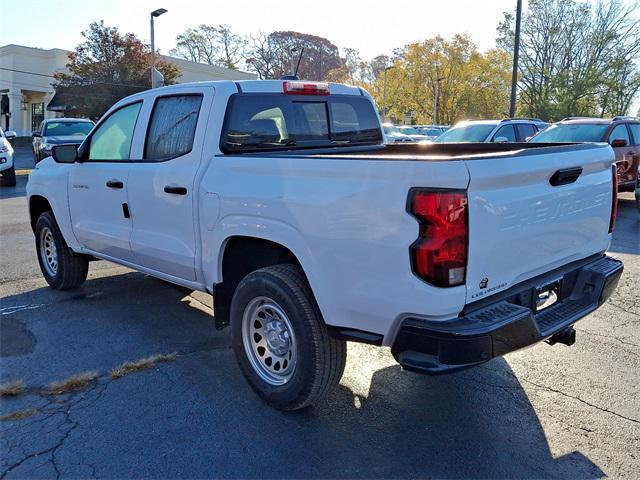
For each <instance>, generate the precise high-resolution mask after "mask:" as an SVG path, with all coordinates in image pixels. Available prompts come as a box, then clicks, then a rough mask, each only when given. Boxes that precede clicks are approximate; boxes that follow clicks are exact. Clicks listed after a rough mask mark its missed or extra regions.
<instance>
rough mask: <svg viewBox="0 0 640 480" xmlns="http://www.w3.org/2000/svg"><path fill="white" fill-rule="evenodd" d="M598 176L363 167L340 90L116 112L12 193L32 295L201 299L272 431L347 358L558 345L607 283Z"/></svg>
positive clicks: (445, 155) (372, 158) (450, 161)
mask: <svg viewBox="0 0 640 480" xmlns="http://www.w3.org/2000/svg"><path fill="white" fill-rule="evenodd" d="M613 160H614V154H613V151H612V149H611V147H609V146H607V145H603V144H582V145H555V144H521V143H512V144H472V143H471V144H435V145H395V146H392V145H386V146H385V145H384V144H383V135H382V132H381V129H380V121H379V118H378V115H377V113H376V110H375V107H374V104H373V102H372V100H371V97H370V96H369V95H368V94H367V93H366V92H365V91H364V90H362V89H360V88H356V87H350V86H345V85H339V84H325V83H312V82H301V81H275V80H274V81H243V82H232V81H221V82H204V83H193V84H182V85H175V86H170V87H164V88H159V89H155V90H151V91H146V92H142V93H139V94H136V95H133V96H131V97H128V98H126V99H123V100H121V101H119V102H118V103H117V104H116V105H114V106H113V107H112V108H111V109H110V110H109V111H108V112H107V113H106V114H105V115H104V117H103V118H102V119H101V120H100V122H99V123H98V124H97V125H96V126H95V127H94V129H93V130H92V131H91V133H90V134H89V135H88V137H87V138H86V140H85V141H84V143H83V144H82V145H81V146H80V148H79V149H78V148H77V147H76V146H74V145H60V146H56V147H55V148H54V149H53V157H49V158H46V159H44V160H43V161H41V162H40V163H38V165H37V166H36V168H35V170H34V171H33V173H32V174H31V175H30V177H29V183H28V187H27V191H28V200H29V213H30V217H31V225H32V226H33V231H34V233H35V237H36V246H37V254H38V259H39V262H40V266H41V269H42V273H43V274H44V277H45V278H46V280H47V282H48V283H49V285H51V286H52V287H53V288H56V289H70V288H77V287H80V285H81V284H82V283H83V281H84V280H85V279H86V277H87V268H88V262H89V261H91V260H93V259H96V258H97V259H104V260H110V261H112V262H116V263H119V264H121V265H126V266H128V267H131V268H133V269H136V270H139V271H141V272H145V273H148V274H150V275H153V276H155V277H158V278H161V279H164V280H167V281H169V282H173V283H175V284H178V285H181V286H184V287H188V288H191V289H195V290H202V291H207V292H211V293H212V294H213V296H214V305H213V307H214V314H215V322H216V325H217V326H219V327H222V326H226V325H228V324H230V326H231V328H232V333H233V335H232V338H233V348H234V350H235V353H236V356H237V359H238V362H239V364H240V367H241V368H242V371H243V373H244V375H245V377H246V378H247V380H248V382H249V383H250V384H251V386H252V387H253V388H254V390H255V391H256V392H257V393H258V394H259V395H260V396H261V397H262V398H263V399H264V400H266V401H267V402H268V403H269V404H271V405H273V406H275V407H277V408H280V409H285V410H293V409H298V408H302V407H305V406H307V405H309V404H311V403H313V402H315V401H318V400H319V399H320V398H322V396H323V395H324V394H326V393H327V392H328V391H330V390H331V388H332V387H334V386H335V385H336V384H337V383H338V382H339V380H340V377H341V375H342V372H343V369H344V365H345V359H346V341H347V340H351V341H359V342H366V343H370V344H374V345H382V346H390V347H391V351H392V353H393V355H394V356H395V358H396V359H397V360H398V362H399V363H400V364H401V365H402V366H403V367H404V368H406V369H408V370H412V371H415V372H421V373H426V374H439V373H446V372H453V371H457V370H460V369H462V368H467V367H470V366H473V365H478V364H481V363H483V362H486V361H488V360H490V359H492V358H494V357H497V356H500V355H504V354H505V353H508V352H511V351H513V350H516V349H519V348H523V347H526V346H528V345H531V344H533V343H535V342H539V341H542V340H547V341H548V342H549V343H555V342H561V343H565V344H568V345H569V344H572V343H573V341H574V339H575V330H573V328H572V325H573V324H574V323H575V322H576V321H577V320H579V319H580V318H582V317H583V316H585V315H586V314H588V313H589V312H591V311H593V310H595V309H596V308H598V306H600V305H601V304H602V303H603V302H604V301H605V300H607V298H608V297H609V296H610V295H611V292H612V291H613V289H614V288H615V286H616V284H617V281H618V279H619V277H620V274H621V272H622V268H623V267H622V263H621V262H619V261H618V260H615V259H612V258H609V257H607V256H606V255H605V253H604V252H605V251H606V249H607V248H608V245H609V242H610V240H611V232H612V229H613V226H614V222H615V214H616V196H617V192H616V188H615V186H616V181H615V176H614V173H613V172H614V171H613V170H612V163H613ZM114 300H115V299H114ZM541 354H542V352H541Z"/></svg>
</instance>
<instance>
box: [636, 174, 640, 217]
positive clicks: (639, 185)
mask: <svg viewBox="0 0 640 480" xmlns="http://www.w3.org/2000/svg"><path fill="white" fill-rule="evenodd" d="M637 177H638V179H637V180H636V207H637V208H638V212H640V167H639V168H638V174H637Z"/></svg>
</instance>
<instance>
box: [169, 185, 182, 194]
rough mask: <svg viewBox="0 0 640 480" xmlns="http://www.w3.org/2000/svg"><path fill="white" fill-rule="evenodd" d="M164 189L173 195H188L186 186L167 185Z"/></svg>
mask: <svg viewBox="0 0 640 480" xmlns="http://www.w3.org/2000/svg"><path fill="white" fill-rule="evenodd" d="M164 191H165V193H171V194H173V195H186V194H187V189H186V187H177V186H175V185H165V187H164Z"/></svg>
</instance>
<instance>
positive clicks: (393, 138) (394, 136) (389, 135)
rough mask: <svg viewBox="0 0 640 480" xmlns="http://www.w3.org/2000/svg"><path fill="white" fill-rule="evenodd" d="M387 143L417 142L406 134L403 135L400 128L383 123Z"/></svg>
mask: <svg viewBox="0 0 640 480" xmlns="http://www.w3.org/2000/svg"><path fill="white" fill-rule="evenodd" d="M382 130H383V131H384V137H385V143H414V142H415V141H416V140H415V139H414V138H412V137H411V136H409V135H407V134H406V133H402V132H401V131H400V129H399V128H398V127H396V126H395V125H393V124H392V123H383V124H382Z"/></svg>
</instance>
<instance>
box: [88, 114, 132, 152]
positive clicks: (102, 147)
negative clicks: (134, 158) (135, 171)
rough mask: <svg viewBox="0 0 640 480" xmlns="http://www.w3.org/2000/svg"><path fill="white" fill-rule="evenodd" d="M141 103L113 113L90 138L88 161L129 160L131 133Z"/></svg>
mask: <svg viewBox="0 0 640 480" xmlns="http://www.w3.org/2000/svg"><path fill="white" fill-rule="evenodd" d="M141 107H142V102H136V103H132V104H130V105H127V106H125V107H122V108H120V109H118V110H116V111H115V112H113V113H112V114H111V115H110V116H109V117H108V118H107V119H106V120H105V121H104V122H102V123H101V124H100V125H99V126H98V127H97V128H96V130H95V132H94V133H93V135H92V136H91V144H90V145H89V160H92V161H95V162H100V161H105V162H108V161H122V160H129V156H130V154H131V141H132V140H133V131H134V129H135V126H136V121H137V120H138V114H139V113H140V108H141Z"/></svg>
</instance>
